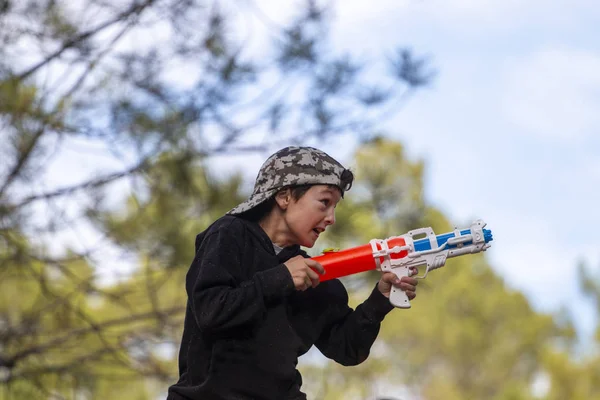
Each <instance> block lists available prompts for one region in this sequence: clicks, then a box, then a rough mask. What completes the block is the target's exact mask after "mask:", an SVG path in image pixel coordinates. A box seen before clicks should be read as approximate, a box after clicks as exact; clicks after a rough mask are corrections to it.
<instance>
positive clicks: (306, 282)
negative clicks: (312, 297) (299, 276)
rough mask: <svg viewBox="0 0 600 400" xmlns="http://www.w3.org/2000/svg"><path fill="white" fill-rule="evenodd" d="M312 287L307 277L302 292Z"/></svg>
mask: <svg viewBox="0 0 600 400" xmlns="http://www.w3.org/2000/svg"><path fill="white" fill-rule="evenodd" d="M312 286H313V283H312V280H311V279H310V278H309V277H305V278H304V290H306V289H308V288H310V287H312Z"/></svg>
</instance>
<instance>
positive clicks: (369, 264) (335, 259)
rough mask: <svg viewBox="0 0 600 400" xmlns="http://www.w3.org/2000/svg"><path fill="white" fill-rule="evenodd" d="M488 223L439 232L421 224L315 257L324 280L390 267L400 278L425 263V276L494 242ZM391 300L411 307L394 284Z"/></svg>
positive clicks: (398, 305) (324, 252) (479, 222)
mask: <svg viewBox="0 0 600 400" xmlns="http://www.w3.org/2000/svg"><path fill="white" fill-rule="evenodd" d="M486 225H487V224H486V223H485V222H483V220H481V219H478V220H476V221H475V222H473V223H472V224H471V226H470V227H469V228H468V229H462V230H461V229H458V228H455V229H454V231H453V232H449V233H444V234H441V235H437V236H436V235H435V233H434V232H433V229H431V228H430V227H427V228H420V229H415V230H412V231H409V232H408V233H406V234H404V235H401V236H392V237H389V238H387V239H383V240H382V239H373V240H371V241H370V242H369V244H365V245H362V246H357V247H352V248H349V249H345V250H335V249H329V250H325V251H323V254H322V255H319V256H316V257H312V259H313V260H315V261H318V262H319V263H321V265H323V267H324V268H325V270H326V271H327V273H326V274H325V275H323V276H321V279H320V280H321V281H327V280H330V279H335V278H340V277H343V276H348V275H352V274H356V273H359V272H364V271H369V270H378V271H384V272H385V271H390V272H393V273H394V274H395V275H396V276H397V277H398V278H401V277H403V276H411V269H412V268H416V269H417V270H419V268H420V267H426V269H425V273H424V274H423V275H422V276H417V277H416V278H418V279H424V278H425V277H426V276H427V274H428V273H429V271H431V270H434V269H437V268H441V267H443V266H444V265H445V264H446V259H447V258H452V257H457V256H462V255H463V254H474V253H479V252H481V251H485V250H487V249H488V248H489V247H490V246H491V244H490V243H489V242H491V241H492V231H490V230H489V229H484V227H485V226H486ZM390 303H391V304H392V305H393V306H395V307H398V308H410V301H409V300H408V296H407V295H406V293H405V292H404V291H403V290H401V289H398V288H396V287H394V286H392V291H391V293H390Z"/></svg>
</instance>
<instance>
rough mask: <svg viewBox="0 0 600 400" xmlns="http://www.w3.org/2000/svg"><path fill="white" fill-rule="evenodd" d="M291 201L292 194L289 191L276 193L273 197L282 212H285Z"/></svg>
mask: <svg viewBox="0 0 600 400" xmlns="http://www.w3.org/2000/svg"><path fill="white" fill-rule="evenodd" d="M291 201H292V192H291V191H290V189H285V190H281V191H279V192H277V194H276V195H275V202H276V203H277V205H278V206H279V208H281V209H282V210H287V208H288V206H289V205H290V203H291Z"/></svg>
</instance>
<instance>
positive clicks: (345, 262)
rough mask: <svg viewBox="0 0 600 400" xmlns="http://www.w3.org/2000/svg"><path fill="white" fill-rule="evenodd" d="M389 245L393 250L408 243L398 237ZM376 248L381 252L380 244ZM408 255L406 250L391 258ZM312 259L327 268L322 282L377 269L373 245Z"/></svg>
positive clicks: (389, 240) (329, 252)
mask: <svg viewBox="0 0 600 400" xmlns="http://www.w3.org/2000/svg"><path fill="white" fill-rule="evenodd" d="M387 244H388V248H390V249H391V248H392V247H395V246H404V245H406V242H405V241H404V238H402V237H396V238H391V239H388V240H387ZM376 247H377V250H381V245H380V244H379V243H377V246H376ZM407 254H408V251H406V250H404V251H401V252H400V253H392V254H390V257H391V258H392V259H397V258H403V257H406V255H407ZM312 259H313V260H315V261H317V262H319V263H320V264H321V265H322V266H323V268H325V272H326V273H325V275H321V276H320V280H321V282H323V281H328V280H330V279H336V278H341V277H343V276H348V275H352V274H357V273H359V272H364V271H370V270H373V269H376V268H377V263H376V262H375V258H374V257H373V249H372V247H371V244H365V245H362V246H357V247H352V248H350V249H345V250H339V251H328V252H325V253H323V254H322V255H319V256H316V257H312ZM379 261H380V263H381V262H383V257H380V260H379Z"/></svg>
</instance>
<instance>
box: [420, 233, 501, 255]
mask: <svg viewBox="0 0 600 400" xmlns="http://www.w3.org/2000/svg"><path fill="white" fill-rule="evenodd" d="M460 234H461V236H463V235H470V234H471V230H470V229H464V230H462V231H460ZM455 236H456V235H454V232H451V233H443V234H441V235H437V236H436V237H435V238H436V240H437V244H438V247H440V246H442V245H443V244H444V243H446V242H447V241H448V239H452V238H453V237H455ZM483 238H484V239H485V242H486V243H488V242H491V241H492V240H494V239H493V238H492V231H491V230H489V229H484V230H483ZM414 244H415V251H425V250H431V243H430V242H429V239H419V240H415V242H414ZM469 244H473V242H471V241H469V242H464V243H463V245H464V246H466V245H469ZM456 247H458V246H457V245H455V244H453V245H448V246H447V247H446V248H447V249H453V248H456Z"/></svg>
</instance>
